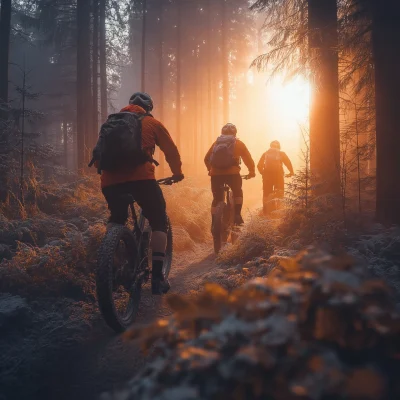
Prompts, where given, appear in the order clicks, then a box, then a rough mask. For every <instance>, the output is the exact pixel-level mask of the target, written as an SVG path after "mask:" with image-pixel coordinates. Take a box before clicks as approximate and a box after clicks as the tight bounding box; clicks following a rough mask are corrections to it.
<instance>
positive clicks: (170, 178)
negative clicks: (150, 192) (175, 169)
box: [157, 176, 177, 186]
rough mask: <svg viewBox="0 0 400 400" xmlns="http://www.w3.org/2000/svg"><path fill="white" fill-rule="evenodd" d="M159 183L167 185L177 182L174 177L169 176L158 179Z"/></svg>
mask: <svg viewBox="0 0 400 400" xmlns="http://www.w3.org/2000/svg"><path fill="white" fill-rule="evenodd" d="M157 183H158V184H159V185H166V186H171V185H173V184H174V183H177V182H176V181H175V180H174V179H173V177H172V176H171V177H169V178H162V179H159V180H158V181H157Z"/></svg>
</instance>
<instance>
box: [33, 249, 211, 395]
mask: <svg viewBox="0 0 400 400" xmlns="http://www.w3.org/2000/svg"><path fill="white" fill-rule="evenodd" d="M196 258H197V260H198V259H200V260H201V261H196ZM214 266H215V256H214V255H213V254H210V251H209V248H204V249H201V251H200V254H197V253H191V254H189V253H188V254H182V255H180V256H179V257H177V260H176V262H175V265H174V267H173V269H172V270H171V276H170V280H171V285H172V290H171V293H179V294H185V293H188V292H190V291H197V290H199V289H201V287H202V286H203V277H204V275H205V274H207V273H208V272H210V270H211V269H212V268H214ZM170 314H171V310H170V309H169V308H168V307H167V305H166V304H165V302H164V301H163V298H161V297H155V296H152V295H151V294H150V288H149V287H148V285H146V287H145V288H144V289H143V297H142V301H141V307H140V311H139V316H138V318H137V320H136V323H137V324H146V323H150V322H152V321H154V320H155V319H156V318H158V317H163V316H168V315H170ZM147 360H148V357H146V356H145V355H144V354H143V353H142V352H141V350H140V348H139V347H138V346H137V344H136V343H133V342H126V341H124V340H122V338H121V336H119V335H118V336H117V335H115V334H114V333H113V332H112V331H111V329H109V328H108V327H107V326H106V325H105V323H104V322H103V321H102V320H98V321H97V322H96V323H95V325H94V327H93V330H92V332H91V333H90V336H89V337H88V338H87V340H86V341H85V343H82V344H80V345H79V346H76V347H74V348H73V349H72V350H68V351H65V352H64V354H62V355H60V356H59V357H58V358H57V360H55V362H54V366H53V367H52V368H51V369H50V370H48V371H43V373H42V374H41V375H42V377H43V378H42V379H41V382H40V383H39V382H37V383H38V386H39V387H40V388H39V389H38V390H37V391H36V393H35V396H34V397H30V399H32V398H34V399H40V400H54V399H57V400H95V399H98V397H99V395H100V394H101V393H103V392H105V391H112V390H114V389H116V388H118V387H119V386H120V385H122V384H124V383H125V382H127V381H128V380H129V379H131V378H132V377H133V376H134V375H135V374H136V373H137V372H138V370H139V369H140V368H142V367H143V366H144V365H145V363H146V361H147Z"/></svg>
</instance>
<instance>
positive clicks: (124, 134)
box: [91, 112, 152, 172]
mask: <svg viewBox="0 0 400 400" xmlns="http://www.w3.org/2000/svg"><path fill="white" fill-rule="evenodd" d="M146 116H151V114H136V113H131V112H119V113H116V114H111V115H109V117H108V119H107V121H106V122H105V123H104V124H103V125H102V126H101V129H100V134H99V139H98V141H97V144H96V147H95V148H94V150H93V160H92V163H91V164H93V163H94V161H99V167H98V171H99V172H101V171H110V172H113V171H115V170H119V169H121V168H124V167H137V166H139V165H141V164H144V163H146V162H148V161H152V157H151V156H149V155H148V154H146V153H145V152H144V151H143V148H142V120H143V118H144V117H146Z"/></svg>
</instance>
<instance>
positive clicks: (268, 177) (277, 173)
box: [257, 140, 294, 213]
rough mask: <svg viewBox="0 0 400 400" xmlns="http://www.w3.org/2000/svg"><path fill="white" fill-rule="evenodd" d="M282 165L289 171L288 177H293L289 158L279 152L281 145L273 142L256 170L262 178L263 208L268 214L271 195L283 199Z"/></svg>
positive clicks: (275, 141)
mask: <svg viewBox="0 0 400 400" xmlns="http://www.w3.org/2000/svg"><path fill="white" fill-rule="evenodd" d="M283 165H285V167H286V168H287V169H288V170H289V175H288V176H289V177H291V176H293V175H294V171H293V166H292V163H291V162H290V160H289V157H288V156H287V155H286V153H284V152H283V151H281V144H280V143H279V142H278V141H277V140H274V141H273V142H271V144H270V149H269V150H268V151H266V152H265V153H264V154H263V155H262V156H261V158H260V161H259V162H258V165H257V169H258V171H259V172H260V174H261V176H262V178H263V208H264V213H267V212H268V202H269V200H270V198H271V194H273V196H274V198H283V197H284V191H285V180H284V170H283Z"/></svg>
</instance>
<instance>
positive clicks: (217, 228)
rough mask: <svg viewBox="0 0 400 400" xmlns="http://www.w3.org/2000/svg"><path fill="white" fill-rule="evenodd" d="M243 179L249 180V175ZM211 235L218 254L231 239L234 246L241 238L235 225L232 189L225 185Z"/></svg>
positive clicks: (243, 176)
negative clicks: (222, 198)
mask: <svg viewBox="0 0 400 400" xmlns="http://www.w3.org/2000/svg"><path fill="white" fill-rule="evenodd" d="M241 178H242V179H245V180H248V179H250V177H249V176H248V175H242V176H241ZM211 233H212V236H213V242H214V252H215V254H218V253H219V252H220V250H221V248H222V247H223V246H224V245H225V244H226V243H228V241H229V238H230V241H231V243H232V244H234V243H235V242H236V239H237V237H238V236H239V227H238V226H237V225H235V202H234V198H233V193H232V190H231V188H230V187H229V186H228V185H227V184H224V200H223V201H221V202H220V203H219V204H218V205H217V212H216V214H215V216H214V220H213V224H212V228H211Z"/></svg>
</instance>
